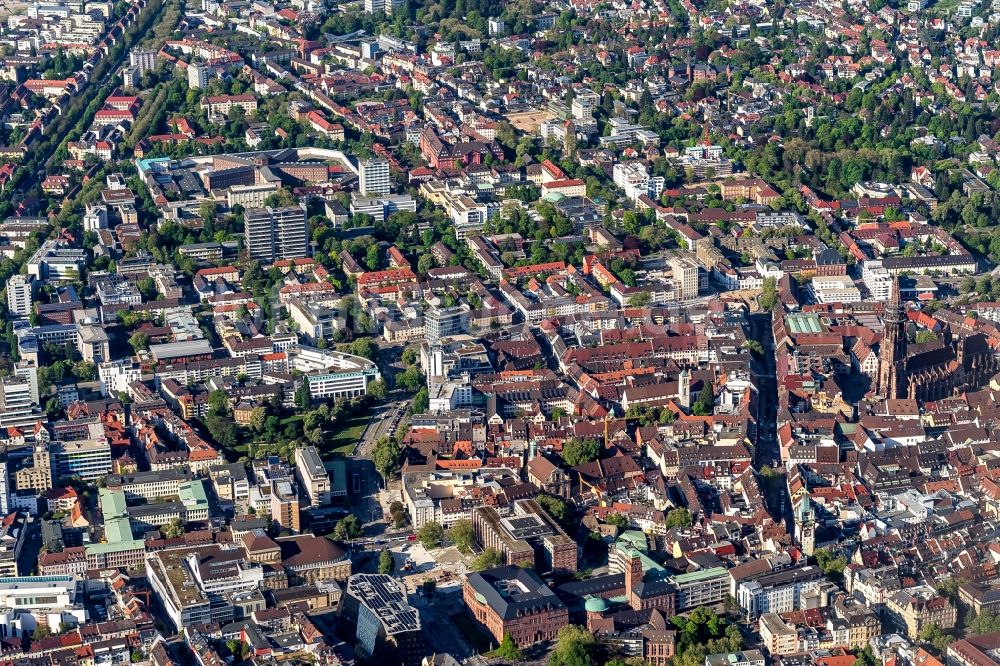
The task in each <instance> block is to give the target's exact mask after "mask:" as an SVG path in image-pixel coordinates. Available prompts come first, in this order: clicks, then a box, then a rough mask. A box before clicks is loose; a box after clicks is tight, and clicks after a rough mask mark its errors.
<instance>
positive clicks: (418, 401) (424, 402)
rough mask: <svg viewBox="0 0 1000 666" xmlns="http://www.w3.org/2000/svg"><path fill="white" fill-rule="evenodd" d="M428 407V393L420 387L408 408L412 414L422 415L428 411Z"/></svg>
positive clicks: (425, 388)
mask: <svg viewBox="0 0 1000 666" xmlns="http://www.w3.org/2000/svg"><path fill="white" fill-rule="evenodd" d="M430 406H431V395H430V391H428V390H427V387H426V386H421V387H420V390H419V391H417V393H416V395H414V396H413V401H412V402H411V403H410V407H411V408H412V409H413V413H414V414H423V413H425V412H426V411H427V410H428V409H430Z"/></svg>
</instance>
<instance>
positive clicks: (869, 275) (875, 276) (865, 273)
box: [861, 261, 892, 301]
mask: <svg viewBox="0 0 1000 666" xmlns="http://www.w3.org/2000/svg"><path fill="white" fill-rule="evenodd" d="M861 281H862V282H864V283H865V287H866V288H867V289H868V291H869V292H870V293H871V295H872V300H875V301H888V300H889V297H890V295H891V294H892V275H891V274H890V273H889V271H887V270H886V269H885V268H884V267H883V266H882V262H881V261H866V262H865V263H864V264H862V266H861Z"/></svg>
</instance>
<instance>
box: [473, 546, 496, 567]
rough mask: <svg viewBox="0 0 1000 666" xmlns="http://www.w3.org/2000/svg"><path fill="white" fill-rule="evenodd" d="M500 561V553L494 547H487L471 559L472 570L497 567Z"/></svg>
mask: <svg viewBox="0 0 1000 666" xmlns="http://www.w3.org/2000/svg"><path fill="white" fill-rule="evenodd" d="M502 563H503V557H502V556H501V555H500V551H498V550H497V549H496V548H487V549H486V550H484V551H483V552H481V553H480V554H479V556H478V557H476V559H474V560H473V561H472V570H473V571H485V570H486V569H492V568H493V567H498V566H500V565H501V564H502Z"/></svg>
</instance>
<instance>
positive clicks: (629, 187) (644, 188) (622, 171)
mask: <svg viewBox="0 0 1000 666" xmlns="http://www.w3.org/2000/svg"><path fill="white" fill-rule="evenodd" d="M611 176H612V179H613V180H614V182H615V185H617V186H618V187H620V188H622V190H624V192H625V196H626V197H628V199H629V201H632V202H635V201H637V200H638V199H639V197H641V196H642V195H644V194H645V195H648V196H650V197H651V198H653V199H657V198H659V196H660V194H661V193H662V192H663V184H664V180H663V178H662V177H661V176H651V175H649V172H648V171H646V166H645V165H644V164H642V163H641V162H619V163H617V164H615V167H614V169H612V171H611Z"/></svg>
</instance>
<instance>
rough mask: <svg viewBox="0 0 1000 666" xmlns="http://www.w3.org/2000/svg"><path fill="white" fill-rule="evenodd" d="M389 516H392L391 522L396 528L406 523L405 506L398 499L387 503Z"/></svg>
mask: <svg viewBox="0 0 1000 666" xmlns="http://www.w3.org/2000/svg"><path fill="white" fill-rule="evenodd" d="M389 516H390V517H391V518H392V524H393V526H394V527H396V528H397V529H398V528H400V527H402V526H403V525H405V524H406V519H407V515H406V507H405V506H403V503H402V502H400V501H399V500H397V501H395V502H393V503H392V504H390V505H389Z"/></svg>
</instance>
